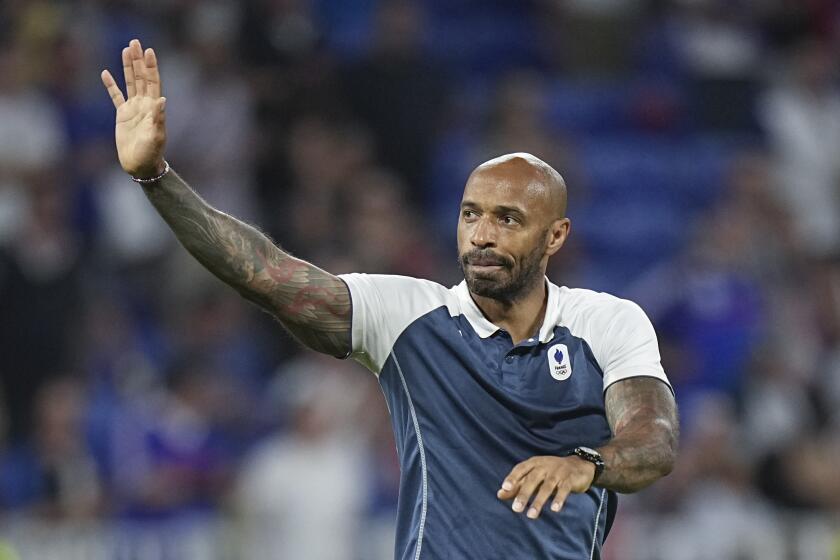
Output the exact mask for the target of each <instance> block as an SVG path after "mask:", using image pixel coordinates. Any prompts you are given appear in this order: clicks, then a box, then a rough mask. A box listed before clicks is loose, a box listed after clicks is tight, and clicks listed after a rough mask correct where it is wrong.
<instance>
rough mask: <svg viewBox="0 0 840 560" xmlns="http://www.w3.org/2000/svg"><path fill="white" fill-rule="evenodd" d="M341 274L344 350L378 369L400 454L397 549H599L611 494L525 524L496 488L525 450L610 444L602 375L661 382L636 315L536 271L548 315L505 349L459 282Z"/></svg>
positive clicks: (593, 491)
mask: <svg viewBox="0 0 840 560" xmlns="http://www.w3.org/2000/svg"><path fill="white" fill-rule="evenodd" d="M341 278H342V279H343V280H344V281H345V282H346V283H347V285H348V287H349V289H350V293H351V297H352V302H353V329H352V338H353V341H352V345H353V350H352V354H351V356H352V357H353V358H355V359H356V360H357V361H359V362H360V363H362V364H363V365H365V366H366V367H367V368H368V369H370V370H371V371H372V372H373V373H374V374H376V375H377V376H378V378H379V383H380V385H381V386H382V390H383V392H384V394H385V399H386V402H387V405H388V410H389V412H390V414H391V421H392V423H393V428H394V435H395V439H396V444H397V453H398V455H399V459H400V467H401V480H400V496H399V506H398V514H397V537H396V554H395V558H397V559H399V560H420V559H427V560H462V559H463V560H467V559H469V560H476V559H480V560H496V559H498V560H510V559H512V558H516V559H520V558H527V559H539V560H549V559H552V560H554V559H557V560H560V559H563V560H581V559H587V558H589V559H594V558H600V557H601V545H602V544H603V540H604V536H605V531H606V521H607V511H608V509H609V507H610V506H612V507H613V508H614V505H615V504H614V503H613V504H610V503H608V502H610V501H611V500H614V499H615V495H614V494H613V493H610V492H607V491H606V490H605V489H602V488H598V487H592V488H590V489H589V491H587V492H586V493H583V494H571V495H570V496H569V497H568V499H567V500H566V502H565V505H564V506H563V509H562V510H561V511H560V512H559V513H555V512H552V511H550V510H549V509H548V508H547V507H546V508H545V509H544V511H543V512H542V514H541V515H540V517H539V519H537V520H531V519H528V518H526V517H525V515H524V514H518V513H515V512H513V511H512V510H511V508H510V503H509V502H503V501H501V500H499V499H498V498H497V497H496V492H497V490H498V489H499V487H500V485H501V483H502V480H503V479H504V477H505V476H506V475H507V474H508V473H509V472H510V470H511V469H512V468H513V466H514V465H516V464H517V463H520V462H522V461H524V460H526V459H528V458H530V457H533V456H535V455H562V454H565V453H568V452H569V451H571V450H572V449H574V448H575V447H577V446H580V445H585V446H589V447H599V446H601V445H603V444H605V443H606V442H607V441H609V439H610V437H611V435H612V434H611V431H610V427H609V424H608V423H607V418H606V414H605V410H604V391H605V390H606V388H607V387H608V386H609V385H610V384H612V383H615V382H616V381H620V380H622V379H626V378H628V377H638V376H651V377H657V378H659V379H661V380H662V381H664V382H665V383H668V379H667V377H666V376H665V373H664V371H663V370H662V366H661V364H660V357H659V349H658V345H657V341H656V335H655V333H654V330H653V327H652V326H651V324H650V321H649V320H648V318H647V317H646V316H645V314H644V312H643V311H642V310H641V309H640V308H639V307H638V306H637V305H636V304H634V303H632V302H630V301H627V300H623V299H619V298H617V297H614V296H611V295H609V294H604V293H597V292H593V291H590V290H582V289H569V288H566V287H558V286H556V285H554V284H552V283H551V282H549V281H548V280H546V283H547V287H548V301H547V305H546V313H545V320H544V322H543V324H542V326H541V328H540V330H539V332H538V333H534V337H533V338H529V339H527V340H524V341H522V342H521V343H519V344H517V345H514V344H513V341H512V340H511V337H510V335H509V334H508V333H507V332H505V331H504V330H502V329H499V328H498V327H497V326H496V325H494V324H492V323H491V322H490V321H488V320H487V319H486V318H485V317H484V315H483V314H482V313H481V311H480V310H479V309H478V307H477V306H476V304H475V302H474V301H473V299H472V297H471V295H470V293H469V290H468V289H467V286H466V283H464V282H462V283H461V284H459V285H457V286H455V287H453V288H446V287H444V286H441V285H439V284H436V283H434V282H430V281H426V280H419V279H416V278H408V277H403V276H386V275H368V274H346V275H342V276H341Z"/></svg>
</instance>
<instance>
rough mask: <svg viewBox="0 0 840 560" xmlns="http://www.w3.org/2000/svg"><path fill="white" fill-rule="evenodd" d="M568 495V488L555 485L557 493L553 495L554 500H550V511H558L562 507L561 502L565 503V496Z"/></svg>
mask: <svg viewBox="0 0 840 560" xmlns="http://www.w3.org/2000/svg"><path fill="white" fill-rule="evenodd" d="M568 497H569V488H568V487H567V486H564V485H560V486H558V487H557V494H555V496H554V501H553V502H551V511H555V512H557V511H560V510H561V509H563V504H564V503H566V498H568Z"/></svg>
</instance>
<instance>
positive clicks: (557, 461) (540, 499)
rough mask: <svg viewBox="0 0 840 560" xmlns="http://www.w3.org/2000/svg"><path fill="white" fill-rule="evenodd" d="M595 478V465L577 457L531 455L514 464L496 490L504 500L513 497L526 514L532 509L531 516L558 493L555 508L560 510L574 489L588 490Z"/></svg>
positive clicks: (553, 502)
mask: <svg viewBox="0 0 840 560" xmlns="http://www.w3.org/2000/svg"><path fill="white" fill-rule="evenodd" d="M594 477H595V465H593V464H592V463H590V462H589V461H585V460H584V459H581V458H580V457H577V456H574V455H573V456H569V457H551V456H545V457H531V458H530V459H528V460H527V461H523V462H521V463H519V464H518V465H516V466H515V467H513V470H511V471H510V474H508V475H507V476H506V477H505V480H504V481H503V482H502V488H501V489H500V490H499V491H498V492H497V493H496V496H497V497H498V498H499V499H500V500H510V499H513V506H512V508H513V511H515V512H517V513H522V512H523V511H525V506H526V505H527V504H528V502H529V501H531V496H533V495H534V492H536V497H535V498H534V501H533V502H532V503H531V507H530V508H528V513H527V516H528V517H529V518H530V519H536V518H537V517H539V515H540V512H541V511H542V507H543V505H545V503H546V502H547V501H548V500H549V498H551V496H552V495H553V496H554V500H553V501H552V502H551V511H560V509H561V508H562V507H563V503H564V502H565V501H566V498H567V497H568V495H569V494H570V493H572V492H586V491H587V490H588V489H589V487H590V486H591V484H592V479H593V478H594Z"/></svg>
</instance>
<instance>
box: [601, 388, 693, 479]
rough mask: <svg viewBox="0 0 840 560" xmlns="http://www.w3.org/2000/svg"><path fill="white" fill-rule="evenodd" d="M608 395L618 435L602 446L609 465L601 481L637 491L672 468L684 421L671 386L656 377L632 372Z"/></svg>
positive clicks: (612, 424)
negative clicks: (678, 417)
mask: <svg viewBox="0 0 840 560" xmlns="http://www.w3.org/2000/svg"><path fill="white" fill-rule="evenodd" d="M605 401H606V410H607V421H608V422H609V423H610V427H611V428H612V432H613V439H612V440H610V442H609V443H608V444H607V445H605V446H604V447H602V448H600V449H599V450H598V451H599V452H600V453H601V456H602V457H603V459H604V465H605V466H604V472H603V473H601V476H600V477H598V481H597V483H596V484H597V485H598V486H601V487H604V488H609V489H611V490H615V491H617V492H636V491H638V490H641V489H642V488H644V487H646V486H648V485H650V484H652V483H653V482H655V481H656V480H657V479H659V478H661V477H663V476H665V475H666V474H668V473H669V472H671V469H673V467H674V461H675V460H676V457H677V445H678V443H679V421H678V419H677V405H676V403H675V402H674V395H673V394H672V393H671V390H670V389H669V388H668V386H667V385H665V383H663V382H662V381H660V380H659V379H656V378H653V377H631V378H629V379H624V380H622V381H618V382H616V383H613V384H612V385H610V386H609V387H608V388H607V394H606V397H605Z"/></svg>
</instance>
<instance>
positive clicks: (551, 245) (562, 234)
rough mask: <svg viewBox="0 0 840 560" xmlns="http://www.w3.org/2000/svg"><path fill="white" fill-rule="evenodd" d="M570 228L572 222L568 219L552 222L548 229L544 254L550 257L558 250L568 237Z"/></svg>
mask: <svg viewBox="0 0 840 560" xmlns="http://www.w3.org/2000/svg"><path fill="white" fill-rule="evenodd" d="M571 228H572V221H571V220H570V219H569V218H560V219H558V220H554V221H553V222H552V223H551V225H550V226H549V228H548V233H546V235H547V236H548V240H547V243H548V245H547V246H546V250H545V252H546V254H547V255H548V256H549V257H550V256H551V255H553V254H554V253H556V252H557V251H559V250H560V248H561V247H562V246H563V244H564V243H565V242H566V239H567V238H568V237H569V232H570V231H571Z"/></svg>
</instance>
